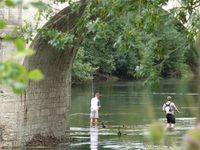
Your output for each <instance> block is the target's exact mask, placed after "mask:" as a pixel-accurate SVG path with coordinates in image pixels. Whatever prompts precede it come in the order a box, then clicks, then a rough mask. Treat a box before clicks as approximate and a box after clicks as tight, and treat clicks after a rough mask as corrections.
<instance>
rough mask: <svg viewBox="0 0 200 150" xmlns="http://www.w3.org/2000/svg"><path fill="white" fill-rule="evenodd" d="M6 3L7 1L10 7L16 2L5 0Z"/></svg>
mask: <svg viewBox="0 0 200 150" xmlns="http://www.w3.org/2000/svg"><path fill="white" fill-rule="evenodd" d="M5 3H6V5H7V6H9V7H13V6H15V3H14V2H13V0H5Z"/></svg>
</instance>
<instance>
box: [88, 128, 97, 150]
mask: <svg viewBox="0 0 200 150" xmlns="http://www.w3.org/2000/svg"><path fill="white" fill-rule="evenodd" d="M98 132H99V129H98V127H91V128H90V149H91V150H98V136H99V135H98Z"/></svg>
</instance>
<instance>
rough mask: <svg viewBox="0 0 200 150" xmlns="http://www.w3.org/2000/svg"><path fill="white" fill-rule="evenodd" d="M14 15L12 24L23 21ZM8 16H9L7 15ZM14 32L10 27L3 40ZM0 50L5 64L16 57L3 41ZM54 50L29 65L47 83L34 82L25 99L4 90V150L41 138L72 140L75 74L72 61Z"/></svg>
mask: <svg viewBox="0 0 200 150" xmlns="http://www.w3.org/2000/svg"><path fill="white" fill-rule="evenodd" d="M13 11H14V12H13V13H12V14H15V15H13V16H15V17H16V19H11V20H12V22H10V23H12V24H14V23H16V20H17V18H18V19H19V18H20V17H19V15H20V13H18V12H20V11H16V9H14V10H13ZM0 12H1V11H0ZM4 12H7V11H4ZM5 16H8V14H7V13H5V14H4V18H5ZM13 16H12V17H13ZM0 17H1V13H0ZM0 19H1V18H0ZM8 20H9V18H8ZM13 20H15V21H13ZM19 21H21V20H20V19H19ZM18 24H20V22H18ZM11 31H12V25H9V28H7V29H5V30H3V31H2V30H1V31H0V37H1V38H2V37H3V36H4V35H5V34H7V33H10V32H11ZM0 46H1V47H0V62H2V61H4V60H6V58H8V57H9V55H10V54H11V55H12V52H13V51H15V47H14V45H13V44H11V43H7V42H2V41H0ZM54 50H55V49H52V48H49V47H43V48H42V51H41V53H39V52H37V54H36V56H34V57H33V58H31V59H28V60H27V61H25V66H26V67H27V68H29V69H35V68H38V69H40V70H41V71H42V72H43V73H44V75H45V79H44V80H42V81H39V82H32V81H30V82H29V86H28V89H27V90H26V92H25V93H24V94H23V95H21V96H17V95H15V94H13V93H12V91H11V90H10V89H7V88H5V87H2V86H0V149H1V148H2V147H15V146H22V145H25V144H26V143H28V142H29V141H31V140H32V138H33V137H34V136H35V135H37V134H40V135H43V136H48V135H51V136H55V137H56V138H58V139H59V138H66V137H69V125H70V115H69V114H70V112H69V111H70V100H71V95H70V94H71V72H70V67H69V66H67V65H66V62H65V61H66V60H67V61H69V60H70V58H66V57H63V54H62V53H60V52H55V51H54ZM54 52H55V53H54ZM64 56H67V55H64ZM68 85H70V86H68Z"/></svg>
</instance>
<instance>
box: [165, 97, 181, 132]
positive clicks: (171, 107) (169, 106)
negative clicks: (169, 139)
mask: <svg viewBox="0 0 200 150" xmlns="http://www.w3.org/2000/svg"><path fill="white" fill-rule="evenodd" d="M162 110H163V111H165V113H166V118H167V129H174V128H175V123H176V121H175V114H174V111H177V112H179V110H178V108H177V107H176V105H175V104H174V103H173V102H172V97H171V96H167V102H166V103H164V104H163V107H162Z"/></svg>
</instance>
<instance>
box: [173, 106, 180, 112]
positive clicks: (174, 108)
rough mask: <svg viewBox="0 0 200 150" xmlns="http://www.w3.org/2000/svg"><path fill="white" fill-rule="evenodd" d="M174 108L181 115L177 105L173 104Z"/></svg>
mask: <svg viewBox="0 0 200 150" xmlns="http://www.w3.org/2000/svg"><path fill="white" fill-rule="evenodd" d="M173 107H174V109H175V111H176V112H178V113H180V111H179V110H178V108H177V107H176V105H175V104H173Z"/></svg>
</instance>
